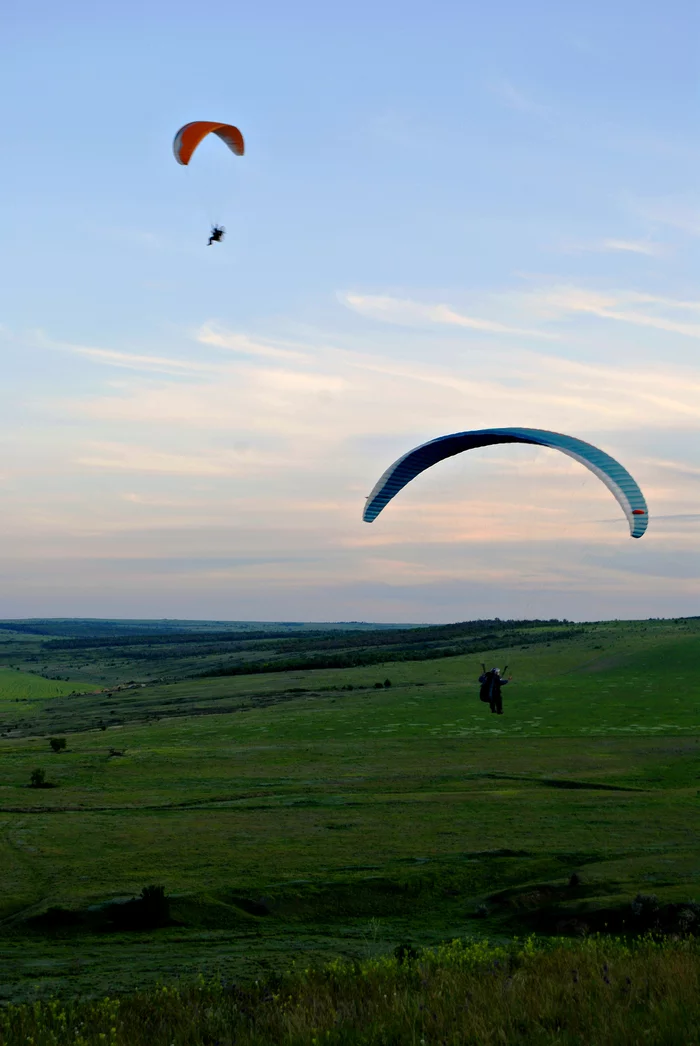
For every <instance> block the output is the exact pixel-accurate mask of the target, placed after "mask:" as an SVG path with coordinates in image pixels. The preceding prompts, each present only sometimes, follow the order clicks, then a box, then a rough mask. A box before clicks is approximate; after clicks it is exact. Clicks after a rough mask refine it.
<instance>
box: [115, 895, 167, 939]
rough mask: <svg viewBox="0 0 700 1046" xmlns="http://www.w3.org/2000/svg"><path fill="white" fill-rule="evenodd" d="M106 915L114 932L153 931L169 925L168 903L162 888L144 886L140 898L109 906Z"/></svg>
mask: <svg viewBox="0 0 700 1046" xmlns="http://www.w3.org/2000/svg"><path fill="white" fill-rule="evenodd" d="M106 914H107V918H108V919H109V921H110V922H111V923H112V926H113V927H114V929H115V930H155V929H157V928H158V927H160V926H167V925H168V924H169V923H170V901H169V899H168V898H167V897H166V896H165V887H164V886H144V888H143V889H142V890H141V896H140V897H134V898H133V899H132V900H131V901H125V902H122V903H120V904H111V905H110V906H109V908H108V909H107V911H106Z"/></svg>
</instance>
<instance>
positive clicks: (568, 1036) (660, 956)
mask: <svg viewBox="0 0 700 1046" xmlns="http://www.w3.org/2000/svg"><path fill="white" fill-rule="evenodd" d="M699 989H700V952H699V951H698V947H697V945H696V943H695V942H693V941H687V940H686V941H677V942H669V941H664V942H659V941H654V940H652V939H646V940H642V941H641V942H639V943H637V944H636V945H634V946H629V945H628V944H626V943H624V942H622V941H619V940H614V939H590V940H587V941H584V942H575V943H571V942H556V943H555V944H554V946H552V947H547V948H543V947H541V946H539V947H538V946H537V945H536V944H535V943H534V941H532V940H526V941H524V942H517V941H516V942H512V943H511V944H510V945H509V946H502V945H500V946H499V945H493V944H489V943H488V942H486V941H454V942H452V943H451V944H448V945H443V946H441V947H438V948H435V949H428V950H425V951H423V952H422V953H417V952H416V951H415V949H414V950H412V951H411V950H407V949H403V950H402V951H399V953H398V955H397V957H384V958H379V959H365V960H364V961H361V962H356V963H352V964H348V963H343V962H338V961H336V962H334V963H331V964H328V965H326V966H325V967H322V968H320V969H312V968H306V969H300V970H299V971H289V972H287V973H285V974H284V975H282V976H279V977H276V978H268V979H266V980H265V981H262V982H259V981H257V982H255V984H251V985H248V986H239V985H237V984H236V983H235V982H231V981H230V979H226V978H223V979H222V978H219V977H215V978H211V979H209V980H205V979H204V978H203V977H200V978H199V979H198V980H197V981H196V982H195V983H190V984H189V985H162V986H161V987H159V988H155V989H151V990H147V991H143V990H142V991H139V992H136V993H133V994H132V995H131V996H128V997H126V998H112V997H105V998H102V999H100V1000H95V1001H93V1002H80V1001H78V1002H75V1001H73V1002H65V1001H64V1002H61V1001H59V1000H53V1001H48V1002H45V1003H37V1004H35V1005H33V1006H29V1005H24V1006H22V1005H20V1006H11V1007H8V1008H6V1009H5V1010H4V1011H0V1043H2V1044H3V1046H20V1044H22V1046H25V1044H27V1043H30V1044H32V1046H49V1044H51V1046H69V1044H70V1046H97V1044H102V1043H109V1044H110V1046H122V1044H124V1046H142V1044H143V1046H233V1044H234V1043H235V1044H236V1046H247V1044H249V1046H282V1044H285V1046H287V1044H288V1046H302V1044H304V1046H306V1044H311V1046H319V1044H321V1043H323V1044H325V1043H328V1044H330V1046H350V1044H357V1046H360V1044H362V1046H373V1044H377V1046H393V1044H395V1046H406V1044H411V1046H429V1044H430V1046H432V1044H441V1043H450V1044H460V1046H463V1044H473V1046H490V1044H494V1046H496V1044H498V1046H501V1044H503V1043H505V1044H512V1046H515V1044H523V1046H524V1044H527V1046H547V1044H557V1046H567V1044H582V1043H587V1044H588V1043H595V1044H596V1046H637V1044H638V1043H642V1042H643V1043H649V1044H651V1046H661V1044H664V1046H675V1044H677V1043H683V1044H684V1046H695V1044H697V1043H698V1042H699V1041H700V1034H699V1033H698V1028H699V1027H700V991H699Z"/></svg>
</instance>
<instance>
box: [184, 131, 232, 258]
mask: <svg viewBox="0 0 700 1046" xmlns="http://www.w3.org/2000/svg"><path fill="white" fill-rule="evenodd" d="M208 134H215V135H217V137H219V138H220V139H221V141H222V142H224V143H225V144H226V145H227V146H228V147H229V149H230V150H231V152H232V153H234V154H235V155H236V156H243V154H244V153H245V142H244V141H243V135H242V134H241V132H240V131H239V130H238V128H237V127H234V126H233V124H230V123H216V122H214V121H212V120H193V121H192V123H186V124H185V125H184V127H181V128H180V130H179V131H178V132H177V134H176V135H175V139H174V141H173V153H174V154H175V159H176V160H177V162H178V163H180V164H182V165H183V167H186V166H187V165H188V164H189V162H190V160H191V159H192V154H193V153H194V151H195V149H196V148H197V146H198V145H199V143H200V142H201V141H202V140H203V139H204V138H206V137H207V135H208ZM224 232H225V229H224V227H223V226H222V225H213V226H212V230H211V234H210V236H209V242H208V244H207V247H211V245H212V243H221V241H222V239H223V238H224Z"/></svg>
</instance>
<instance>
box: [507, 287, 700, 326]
mask: <svg viewBox="0 0 700 1046" xmlns="http://www.w3.org/2000/svg"><path fill="white" fill-rule="evenodd" d="M526 300H527V302H528V303H529V305H530V307H531V308H532V309H533V310H534V311H535V312H536V313H538V314H540V315H542V316H545V317H548V318H550V319H558V318H559V319H561V318H563V317H565V316H566V315H571V314H575V313H578V314H582V313H585V314H588V315H590V316H598V317H599V318H600V319H606V320H615V321H617V322H620V323H627V324H631V325H632V326H635V327H650V328H654V329H656V330H662V331H667V332H669V333H672V334H681V335H683V336H684V337H687V338H700V325H698V324H693V323H682V322H679V321H678V320H676V319H674V318H673V317H672V316H668V315H666V316H664V315H661V314H657V313H652V312H648V311H647V312H643V311H640V310H639V308H636V306H638V305H651V306H658V307H659V308H665V309H666V310H668V311H673V310H675V309H681V310H696V309H698V308H700V303H696V302H687V301H680V300H674V299H670V298H665V297H657V296H654V295H651V294H639V293H636V292H632V293H630V292H621V291H595V290H589V289H588V288H585V287H576V286H572V285H567V284H564V285H556V286H552V287H549V288H544V289H541V290H537V291H533V292H531V293H530V294H528V295H527V296H526Z"/></svg>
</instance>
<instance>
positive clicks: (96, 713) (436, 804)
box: [0, 619, 700, 1043]
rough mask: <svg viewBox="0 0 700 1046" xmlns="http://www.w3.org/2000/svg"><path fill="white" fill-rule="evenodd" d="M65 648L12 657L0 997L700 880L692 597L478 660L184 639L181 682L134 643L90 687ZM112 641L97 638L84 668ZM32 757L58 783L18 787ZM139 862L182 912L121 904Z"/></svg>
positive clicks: (528, 916)
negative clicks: (154, 913)
mask: <svg viewBox="0 0 700 1046" xmlns="http://www.w3.org/2000/svg"><path fill="white" fill-rule="evenodd" d="M425 632H426V635H427V636H428V637H429V638H430V637H434V633H431V632H430V630H425ZM443 638H444V637H443ZM443 638H440V642H441V643H442V642H443ZM482 638H483V637H482ZM476 639H477V637H476V636H472V638H471V639H470V640H469V642H470V643H471V644H472V646H473V645H474V643H475V642H476ZM409 640H410V651H409V654H407V655H406V656H407V657H408V656H410V657H411V658H413V656H414V655H413V653H412V651H414V647H415V643H414V642H413V640H412V639H411V637H408V638H406V637H403V638H397V640H396V642H397V643H398V644H400V649H401V650H402V651H404V652H405V651H407V650H409V646H407V644H408V643H409ZM120 641H121V640H120ZM380 641H381V642H384V641H385V640H383V639H381V637H378V638H377V640H376V642H377V644H380ZM418 641H419V639H418V638H416V642H418ZM56 642H59V643H60V642H62V640H60V639H59V640H58V641H57V640H56V639H55V638H53V639H51V638H46V637H42V636H38V635H37V636H34V637H32V638H31V639H27V637H24V638H23V639H22V641H21V643H20V642H16V643H15V639H14V638H13V637H12V636H10V637H9V638H8V640H7V643H6V653H5V654H2V655H0V656H2V658H3V660H4V661H5V662H6V664H8V665H10V664H12V665H15V664H18V665H20V668H21V671H18V670H17V669H16V668H5V669H1V670H0V730H1V731H2V733H3V734H4V735H5V736H3V737H0V887H1V888H0V999H3V1000H6V1001H9V1000H13V1001H16V1002H21V1001H22V1000H29V999H34V998H37V997H39V998H42V997H43V998H45V997H48V996H50V995H52V994H56V993H58V994H60V995H63V996H66V997H70V996H74V995H77V994H83V995H104V994H107V995H110V996H112V995H114V993H116V992H120V991H133V990H134V989H137V988H139V989H141V988H147V987H148V986H149V985H152V984H154V983H155V982H156V981H157V980H159V979H160V980H163V981H166V982H172V981H173V980H174V979H175V978H178V977H181V976H185V977H191V976H194V975H196V974H197V973H199V972H202V973H203V974H204V976H205V977H207V978H209V977H213V976H220V977H223V978H225V979H228V981H231V980H235V981H236V982H237V983H251V982H253V981H254V980H255V979H256V978H258V979H260V978H263V977H264V978H269V977H270V976H273V975H274V976H277V975H281V974H282V973H283V972H284V971H286V970H288V969H289V968H290V965H291V964H292V963H293V962H296V964H297V966H299V965H303V966H304V968H306V967H307V966H309V967H311V968H316V967H319V966H320V965H322V964H323V963H325V962H332V961H336V960H338V959H343V960H348V961H350V960H358V961H361V962H370V961H376V960H378V959H379V958H380V957H381V956H386V955H389V956H391V955H392V954H393V952H394V950H395V949H396V948H397V946H400V945H405V946H408V945H410V946H412V947H414V948H416V949H418V948H420V947H433V948H434V947H438V946H439V944H440V942H442V941H445V940H451V939H455V938H461V939H464V938H467V937H477V938H484V939H485V938H490V939H491V940H493V941H495V942H505V941H506V940H508V939H511V938H512V937H513V936H514V935H519V936H521V937H523V936H525V935H528V934H533V933H534V934H536V935H537V936H538V938H542V939H545V938H548V937H551V936H556V937H561V936H564V937H566V938H570V939H571V940H572V941H576V940H580V939H581V938H582V936H584V935H586V934H595V933H597V932H601V933H606V932H608V931H612V932H615V933H623V934H625V933H628V932H629V933H631V932H636V931H637V930H640V929H644V926H643V925H642V923H641V922H639V920H637V921H636V922H635V918H634V916H633V908H632V907H631V902H633V900H634V898H635V897H636V895H638V894H640V893H641V894H653V895H656V897H657V898H658V902H656V903H657V905H658V906H661V908H662V907H663V906H664V905H666V906H667V907H668V906H671V907H670V908H669V909H668V910H669V911H671V909H673V911H676V909H677V910H678V911H681V910H685V909H683V906H684V905H687V904H688V903H689V902H691V901H692V900H694V899H700V842H699V841H698V839H699V833H698V829H699V828H700V743H699V742H700V723H699V717H698V696H700V684H699V683H698V680H697V663H698V660H699V659H700V620H698V619H689V620H688V619H686V620H679V621H646V622H613V623H600V624H591V625H585V626H575V627H572V626H570V625H566V624H562V625H558V626H554V625H552V624H551V623H547V624H542V625H541V627H539V626H538V628H535V629H530V630H529V631H528V632H527V635H526V634H525V633H524V632H523V630H522V629H520V628H518V629H513V630H511V631H510V632H509V631H508V628H506V627H505V626H503V627H502V628H501V629H500V631H498V632H493V633H492V634H488V635H487V636H486V642H484V644H483V645H482V646H481V647H480V648H479V649H474V650H473V651H472V652H469V653H465V654H457V655H454V656H449V649H448V648H447V647H445V648H444V649H442V648H441V650H440V651H439V656H434V657H432V658H431V659H428V660H423V661H421V660H415V659H406V660H398V661H391V660H386V661H384V662H379V661H377V660H376V657H375V654H374V653H372V658H371V660H372V663H370V664H357V665H355V666H354V667H345V668H332V667H327V668H315V669H313V668H306V669H304V668H301V669H297V670H282V669H281V668H280V669H279V670H275V671H269V672H251V674H242V673H241V674H233V675H225V674H216V675H211V676H202V675H201V674H199V672H197V674H192V671H191V669H192V663H191V653H190V652H189V649H188V651H187V652H186V655H185V660H184V661H183V664H182V665H181V672H182V676H183V678H180V679H179V680H175V681H164V680H163V678H162V675H161V674H160V673H159V672H158V671H157V670H156V669H155V668H154V667H153V666H156V665H157V661H158V658H157V656H156V655H157V651H156V650H155V649H154V647H152V648H151V650H150V652H149V655H148V656H149V658H150V659H151V660H150V661H149V662H148V664H149V666H151V668H153V670H152V671H151V669H150V668H149V672H147V673H144V674H143V676H142V678H141V679H140V680H139V677H138V676H137V675H135V674H132V672H133V667H134V662H133V661H130V662H129V664H128V669H127V670H126V672H125V674H124V675H123V676H122V677H120V678H117V677H116V676H114V677H113V678H112V679H111V681H110V682H109V684H108V686H109V687H110V689H107V686H105V685H103V686H101V687H100V686H98V685H97V684H96V683H95V681H94V679H93V681H92V682H91V683H90V685H89V689H88V686H87V685H86V684H80V683H79V682H78V681H76V676H75V671H76V669H75V665H77V664H78V663H80V664H84V663H86V662H85V660H82V661H81V660H80V659H81V658H82V659H84V658H85V657H86V650H85V649H84V648H80V649H78V650H76V649H69V650H66V649H65V648H63V647H59V648H58V649H57V650H53V648H52V644H54V643H56ZM155 642H156V641H154V644H155ZM217 642H218V640H217ZM252 642H254V643H258V642H264V640H258V639H255V640H253V641H252ZM282 642H284V643H287V642H288V641H287V640H286V639H284V640H283V641H282ZM303 642H304V643H306V647H305V648H304V649H305V651H306V653H305V655H304V656H306V657H307V656H311V654H313V656H317V654H318V651H316V652H314V651H313V650H312V651H311V654H310V653H309V642H311V643H312V644H313V638H312V639H311V640H309V635H308V634H306V635H305V638H304V639H303ZM338 642H339V643H341V642H342V643H343V644H347V642H349V641H348V640H347V639H346V638H342V640H338ZM353 642H355V640H353ZM367 642H368V644H369V645H370V646H371V643H373V642H374V639H372V638H371V637H370V638H369V639H368V640H367ZM392 642H393V641H392ZM431 642H432V639H431ZM449 642H450V643H454V642H456V640H455V639H454V638H450V639H449ZM167 644H168V651H167V658H168V665H169V666H170V667H169V672H170V673H172V674H174V675H177V672H176V670H175V668H173V665H174V661H173V658H174V654H173V651H172V647H173V640H172V637H169V638H168V640H167ZM323 644H326V640H325V639H323V641H321V640H319V645H318V650H319V651H321V650H326V651H327V649H328V645H327V644H326V645H325V646H323ZM212 645H213V644H212V643H210V645H209V647H207V648H206V649H207V650H210V651H211V649H212ZM115 649H116V651H117V653H116V654H115ZM119 649H120V648H119V647H118V646H117V647H116V648H110V646H109V645H108V644H107V645H105V646H103V647H101V648H99V650H98V652H97V653H96V652H95V649H93V650H92V652H91V653H90V655H89V656H90V657H91V658H93V659H94V660H93V662H92V664H93V669H94V671H93V676H97V675H99V674H100V669H99V659H100V658H102V659H103V660H104V662H105V663H107V662H112V661H114V662H116V663H118V662H119V656H118V653H119ZM217 649H218V648H217ZM280 649H281V648H280ZM337 649H340V647H338V648H337ZM354 649H355V648H354V647H353V650H354ZM372 649H374V648H372ZM376 649H381V645H378V646H377V648H376ZM391 649H394V648H392V647H390V650H391ZM333 650H336V647H333ZM343 650H346V647H343ZM23 652H24V658H25V660H24V661H22V660H21V655H22V653H23ZM132 652H133V651H132ZM113 655H114V656H113ZM130 656H131V655H130ZM198 656H199V655H198ZM201 656H202V657H204V658H205V659H208V660H209V661H211V660H212V659H214V660H216V658H219V661H218V662H217V665H218V667H217V668H216V671H217V672H220V670H221V667H222V663H223V667H224V669H226V665H227V664H230V663H233V662H232V661H231V658H232V657H233V655H232V654H231V652H230V648H229V647H227V648H226V651H225V653H224V655H220V653H216V652H215V653H214V654H212V653H211V652H210V653H205V652H202V653H201ZM266 656H269V654H268V655H266ZM279 656H280V657H284V658H289V656H290V654H289V649H288V647H287V646H285V647H284V649H283V650H282V651H281V653H280V654H279ZM318 656H320V654H319V655H318ZM323 656H327V654H324V655H323ZM333 656H335V654H334V655H333ZM343 656H345V655H343ZM355 656H356V655H355V654H354V653H353V657H355ZM222 657H223V662H222ZM235 657H236V658H239V655H238V654H236V655H235ZM31 658H37V660H38V663H40V665H41V667H42V668H43V667H46V669H47V672H48V673H53V674H54V675H55V674H57V673H58V666H59V665H60V668H61V671H62V674H63V676H64V679H63V680H60V681H59V680H55V679H47V678H45V677H42V676H40V675H37V674H36V673H32V672H31V671H30V669H31V666H32V665H34V664H36V663H37V662H33V661H31V660H30V659H31ZM70 659H72V661H71V660H70ZM358 660H361V657H359V655H358ZM482 660H486V661H488V662H489V664H499V665H501V666H503V665H504V664H506V663H509V665H510V668H509V674H512V675H513V683H512V685H510V686H509V687H507V688H506V690H505V691H504V707H505V714H504V715H503V716H494V715H491V714H490V712H489V709H488V706H486V705H483V704H482V703H481V702H479V700H478V684H477V682H476V677H477V676H478V674H479V672H480V670H481V669H480V665H481V661H482ZM71 665H72V666H73V671H71ZM235 665H236V668H235V671H236V672H239V667H240V658H239V660H236V661H235ZM226 670H227V669H226ZM110 671H116V668H115V667H114V666H112V668H110ZM65 676H69V679H68V680H66V679H65ZM120 680H121V681H120ZM387 681H388V682H389V683H390V685H385V683H386V682H387ZM18 687H19V688H20V689H19V690H18V689H17V688H18ZM22 687H25V691H22V690H21V688H22ZM42 687H45V688H47V689H45V690H42V689H41V688H42ZM120 687H124V688H123V689H122V688H120ZM13 688H14V689H13ZM33 688H34V689H33ZM48 688H54V689H48ZM18 696H19V700H18V699H17V698H18ZM56 735H58V736H63V737H65V738H66V741H67V747H66V750H65V751H63V752H60V753H54V752H52V751H51V750H50V747H49V738H50V737H51V736H56ZM118 753H121V754H118ZM35 769H41V770H43V771H44V773H45V778H46V781H47V782H48V783H49V784H53V785H55V787H52V788H41V789H38V788H29V787H27V786H28V784H29V779H30V774H31V772H32V771H33V770H35ZM574 873H576V874H575V876H574V878H573V880H572V878H571V877H572V875H574ZM149 884H159V885H163V886H164V887H165V891H166V894H167V896H168V898H169V902H170V909H169V920H168V923H169V924H168V925H163V926H161V927H160V928H155V927H150V928H149V927H144V928H141V929H140V930H135V929H133V928H131V929H130V928H125V927H124V926H123V925H119V924H118V923H110V921H109V913H110V912H111V911H113V908H110V907H109V905H110V904H112V905H114V904H115V903H116V902H121V901H125V900H127V899H128V898H132V897H135V896H137V895H139V893H140V891H141V889H142V888H143V887H144V886H146V885H149ZM674 906H675V908H674ZM661 908H660V909H659V910H661ZM690 910H691V909H688V911H690ZM669 918H670V917H669ZM674 918H675V915H674ZM688 918H691V917H690V916H689V917H688ZM691 921H692V919H691ZM652 922H653V921H652ZM671 922H672V920H671ZM671 922H669V920H668V918H667V919H666V923H663V926H662V928H668V926H671ZM649 925H652V924H651V923H650V924H649ZM674 925H675V924H674ZM688 925H689V924H688ZM681 936H682V935H681ZM533 961H534V960H533ZM538 961H539V960H538ZM542 961H544V960H542ZM684 961H685V960H684ZM567 976H568V975H567ZM567 983H568V982H567ZM295 990H296V989H295ZM470 990H471V989H470ZM568 990H569V989H568V988H567V991H568ZM519 1019H520V1018H519ZM522 1019H523V1020H525V1018H524V1017H523V1018H522ZM96 1034H97V1033H96ZM470 1034H471V1033H470ZM0 1041H2V1039H0ZM8 1041H10V1040H8ZM13 1041H14V1040H13ZM16 1041H25V1040H19V1039H18V1040H16ZM38 1041H39V1040H37V1042H38ZM46 1041H47V1042H48V1041H52V1040H49V1039H47V1040H46ZM61 1041H63V1040H61ZM66 1041H68V1040H66ZM76 1041H77V1040H76ZM89 1041H92V1040H89ZM95 1041H98V1040H97V1039H95ZM119 1041H120V1042H121V1041H122V1040H121V1039H120V1040H119ZM123 1041H127V1040H123ZM152 1041H153V1042H159V1041H161V1040H160V1039H155V1038H154V1039H153V1040H152ZM162 1041H163V1042H165V1041H166V1039H165V1038H163V1039H162ZM168 1041H179V1040H176V1039H171V1040H168ZM182 1041H185V1040H182ZM188 1041H194V1040H188ZM211 1041H216V1039H215V1038H214V1039H212V1040H211ZM221 1041H222V1042H224V1041H228V1040H226V1039H221ZM231 1041H232V1040H231ZM236 1041H240V1042H244V1041H251V1042H252V1041H258V1040H257V1039H255V1040H254V1039H252V1038H251V1039H250V1040H248V1039H245V1038H242V1037H239V1038H238V1039H237V1040H236ZM259 1041H261V1042H262V1041H274V1040H273V1039H272V1038H270V1039H264V1038H263V1039H260V1040H259ZM285 1041H287V1040H285ZM288 1041H300V1042H301V1041H311V1040H310V1039H303V1038H299V1039H298V1040H296V1039H293V1038H290V1039H289V1040H288ZM319 1041H321V1040H320V1039H319ZM323 1041H333V1042H341V1041H346V1040H343V1039H342V1038H339V1037H336V1038H332V1037H331V1038H330V1039H324V1040H323ZM347 1041H353V1042H354V1041H360V1040H355V1039H348V1040H347ZM368 1041H369V1040H368ZM371 1041H382V1040H380V1039H376V1040H375V1039H373V1040H371ZM386 1041H392V1042H393V1041H396V1042H399V1041H400V1042H404V1041H413V1040H411V1039H403V1038H398V1039H390V1040H389V1039H388V1040H386ZM415 1041H416V1042H417V1043H418V1042H420V1036H418V1038H416V1039H415ZM426 1041H430V1042H433V1041H440V1040H439V1039H435V1038H429V1039H427V1040H426ZM447 1041H472V1040H469V1039H454V1040H452V1039H447ZM473 1041H491V1040H489V1039H487V1038H484V1039H482V1040H477V1039H474V1040H473ZM493 1041H514V1042H516V1041H518V1042H519V1041H523V1042H524V1041H542V1042H549V1041H555V1040H553V1039H550V1038H541V1039H535V1038H531V1039H526V1038H521V1039H518V1038H511V1039H508V1040H503V1039H501V1040H499V1039H497V1038H494V1039H493ZM556 1041H569V1040H566V1039H561V1040H556ZM571 1041H578V1040H571ZM600 1041H603V1040H602V1039H601V1040H600ZM611 1041H613V1040H611ZM617 1041H627V1040H622V1039H620V1040H617ZM629 1041H633V1040H632V1039H630V1040H629ZM634 1041H636V1040H634ZM640 1041H641V1040H640ZM645 1041H646V1040H645ZM650 1041H651V1040H650ZM653 1041H657V1040H653ZM658 1041H662V1040H658ZM668 1041H669V1042H670V1041H677V1040H671V1039H669V1040H668ZM689 1041H690V1040H689Z"/></svg>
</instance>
